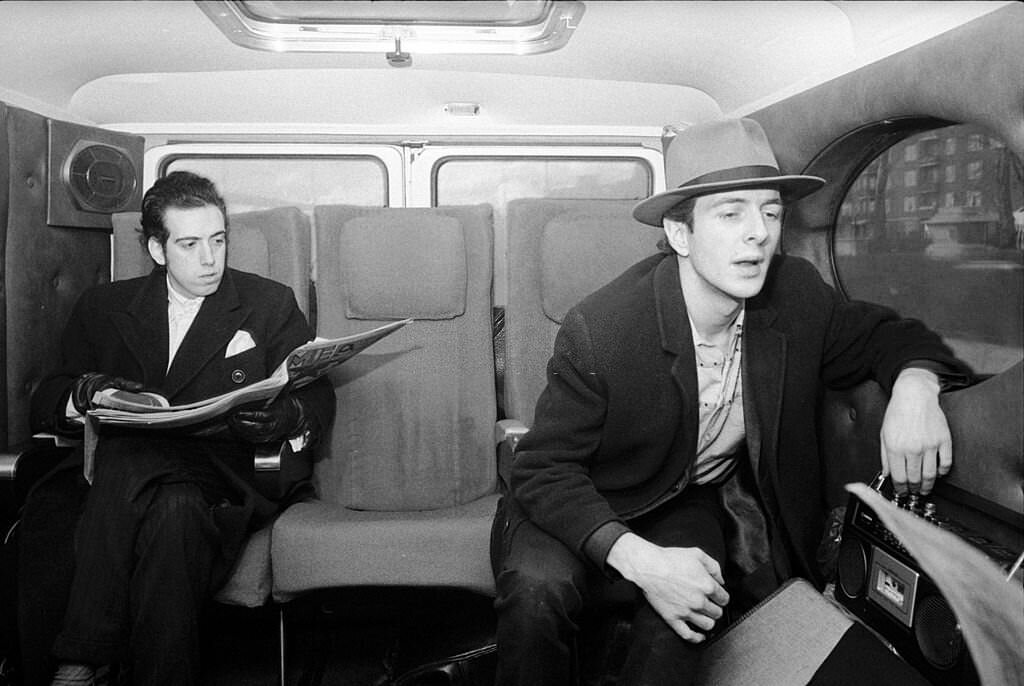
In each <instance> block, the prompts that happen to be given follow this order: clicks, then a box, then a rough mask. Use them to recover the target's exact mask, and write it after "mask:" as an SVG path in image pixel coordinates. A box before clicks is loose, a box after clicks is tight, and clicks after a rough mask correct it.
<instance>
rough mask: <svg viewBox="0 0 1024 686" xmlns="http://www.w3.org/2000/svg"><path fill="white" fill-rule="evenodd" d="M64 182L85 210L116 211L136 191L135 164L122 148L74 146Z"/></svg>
mask: <svg viewBox="0 0 1024 686" xmlns="http://www.w3.org/2000/svg"><path fill="white" fill-rule="evenodd" d="M66 169H67V172H66V176H65V179H64V181H65V183H66V184H67V186H68V189H69V190H70V191H71V195H72V197H74V199H75V201H76V202H77V203H78V204H79V206H80V207H81V208H82V209H84V210H90V211H93V212H119V211H121V210H123V209H125V208H126V207H127V206H128V202H129V201H130V200H131V197H132V194H133V193H134V192H135V184H136V180H135V165H134V164H132V161H131V159H129V157H128V155H126V154H125V153H124V152H123V151H121V150H120V149H118V148H114V147H111V146H109V145H100V144H94V145H89V146H86V147H83V148H81V149H80V150H77V151H76V152H75V153H74V157H72V158H71V160H70V161H69V162H68V164H67V167H66Z"/></svg>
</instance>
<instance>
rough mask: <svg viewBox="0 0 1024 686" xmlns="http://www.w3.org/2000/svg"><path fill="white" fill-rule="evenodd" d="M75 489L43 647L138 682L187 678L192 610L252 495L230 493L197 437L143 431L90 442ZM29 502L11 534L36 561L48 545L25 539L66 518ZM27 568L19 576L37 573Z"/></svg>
mask: <svg viewBox="0 0 1024 686" xmlns="http://www.w3.org/2000/svg"><path fill="white" fill-rule="evenodd" d="M43 492H45V487H44V489H43ZM84 493H85V500H84V507H83V509H82V512H81V516H80V517H78V518H77V527H76V528H75V530H74V544H73V560H74V564H73V571H72V572H71V580H70V592H65V594H64V597H66V598H67V604H66V608H65V609H64V612H63V621H62V624H61V629H60V632H59V634H58V635H57V637H56V641H55V642H54V644H53V647H52V654H53V657H54V658H55V659H56V661H66V662H85V663H93V664H106V663H112V662H117V663H121V664H123V665H127V666H128V667H129V672H130V674H131V681H132V682H133V683H135V684H140V685H141V684H145V685H147V686H149V685H158V684H186V685H187V684H195V683H198V680H199V672H200V669H199V657H200V656H199V615H200V612H201V610H202V607H203V605H204V604H205V603H206V602H207V601H208V600H209V599H210V598H211V597H212V596H213V594H214V592H215V591H216V589H217V588H219V587H220V586H221V585H223V583H224V582H225V581H226V579H227V577H228V575H229V574H230V571H231V569H232V566H233V564H234V562H235V560H236V559H237V555H238V553H239V550H240V548H241V545H242V543H243V542H244V538H245V535H246V533H247V531H248V530H249V528H250V525H251V520H252V519H253V507H252V505H251V504H247V503H244V502H240V498H239V495H238V490H237V488H236V487H235V484H233V483H232V481H231V479H230V478H227V477H226V476H225V470H224V469H223V468H221V467H220V466H218V464H217V463H216V462H215V461H214V460H213V459H212V458H211V455H210V450H209V449H208V447H206V446H205V445H204V444H203V443H202V442H201V441H182V440H160V439H152V438H148V437H141V438H139V437H119V438H115V439H111V440H109V441H101V442H100V446H99V449H98V450H97V456H96V476H95V479H94V482H93V484H92V486H91V487H90V488H88V489H87V490H85V491H84ZM51 499H52V496H51ZM37 500H38V501H39V502H40V503H45V502H46V500H47V498H46V497H44V496H43V495H40V496H39V497H38V498H33V497H32V496H31V495H30V497H29V500H28V502H27V503H26V508H25V517H24V518H23V523H24V525H25V526H24V528H23V530H22V532H21V535H22V540H23V544H22V555H21V558H22V560H23V561H24V562H25V564H26V565H29V566H30V567H31V566H33V565H34V566H35V567H36V568H38V567H39V561H38V556H40V555H46V554H47V553H45V552H44V551H42V550H40V549H39V547H38V546H37V545H35V543H36V539H37V534H39V533H40V532H45V533H44V535H39V536H38V538H39V539H42V540H46V539H51V542H52V540H53V539H60V538H61V537H62V536H63V537H65V538H67V537H69V536H70V532H67V531H66V529H65V531H64V532H59V531H54V530H53V528H54V527H55V526H57V527H59V526H61V525H63V526H65V527H66V525H67V523H68V519H69V518H68V517H65V518H64V521H63V522H57V523H52V522H51V523H48V522H46V521H43V519H44V517H43V515H45V512H35V505H34V503H35V502H36V501H37ZM26 576H27V575H25V574H22V582H23V583H25V584H26V585H28V586H32V585H33V583H37V581H36V580H33V579H31V578H25V577H26ZM65 576H66V574H65ZM59 581H60V580H58V583H57V584H55V585H59ZM28 595H29V597H31V595H32V593H31V590H29V592H28ZM23 610H25V611H28V612H31V608H23ZM28 621H29V622H31V619H28ZM46 633H47V632H46V631H45V630H44V631H42V632H38V631H37V632H36V634H37V636H45V635H46Z"/></svg>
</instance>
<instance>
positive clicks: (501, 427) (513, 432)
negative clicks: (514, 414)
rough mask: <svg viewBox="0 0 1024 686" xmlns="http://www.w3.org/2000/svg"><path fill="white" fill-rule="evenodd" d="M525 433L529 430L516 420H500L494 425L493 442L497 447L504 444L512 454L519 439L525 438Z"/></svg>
mask: <svg viewBox="0 0 1024 686" xmlns="http://www.w3.org/2000/svg"><path fill="white" fill-rule="evenodd" d="M527 431H529V429H528V428H527V426H526V424H523V423H522V422H521V421H519V420H518V419H502V420H500V421H498V422H497V423H495V425H494V442H495V444H497V445H499V446H500V445H501V444H502V443H505V444H507V445H508V447H509V448H510V449H511V450H512V452H515V449H516V446H517V445H519V439H520V438H522V437H523V436H525V435H526V432H527Z"/></svg>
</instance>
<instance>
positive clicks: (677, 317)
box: [654, 258, 700, 464]
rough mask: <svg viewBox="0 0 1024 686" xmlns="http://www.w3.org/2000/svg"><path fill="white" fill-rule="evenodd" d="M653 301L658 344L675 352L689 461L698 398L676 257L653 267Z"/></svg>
mask: <svg viewBox="0 0 1024 686" xmlns="http://www.w3.org/2000/svg"><path fill="white" fill-rule="evenodd" d="M654 301H655V309H656V311H657V313H658V331H659V333H660V335H661V347H662V348H663V349H664V350H665V351H666V352H668V353H670V354H672V355H674V356H675V360H674V361H673V362H672V369H671V372H672V377H673V378H674V379H675V382H676V385H677V386H678V387H679V392H680V395H681V396H682V397H681V400H682V416H681V417H680V420H681V421H680V423H679V428H680V430H681V431H683V432H685V433H684V435H685V436H686V441H687V443H686V449H687V456H686V459H687V464H690V463H692V462H693V460H694V458H695V457H696V454H697V434H698V433H699V431H700V415H699V407H700V399H699V398H698V392H697V368H696V366H695V364H694V360H695V359H696V358H695V355H694V351H693V334H692V333H691V331H690V323H689V322H690V318H689V317H688V316H687V314H686V302H685V301H684V300H683V290H682V287H681V286H680V283H679V267H678V263H677V262H676V259H675V258H671V259H670V258H666V259H664V260H662V261H661V262H659V263H658V266H657V267H656V268H655V271H654Z"/></svg>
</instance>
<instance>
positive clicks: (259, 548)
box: [214, 526, 272, 607]
mask: <svg viewBox="0 0 1024 686" xmlns="http://www.w3.org/2000/svg"><path fill="white" fill-rule="evenodd" d="M271 528H272V527H270V526H265V527H263V528H262V529H260V530H259V531H257V532H256V533H254V534H253V535H252V536H250V537H249V540H248V541H246V543H245V547H244V548H243V549H242V554H241V556H240V557H239V558H238V563H237V564H236V565H235V569H234V571H232V572H231V578H230V579H228V582H227V583H226V584H224V586H223V587H222V588H221V589H220V590H219V591H217V595H216V596H214V600H216V601H217V602H220V603H225V604H227V605H240V606H242V607H260V606H261V605H263V604H264V603H266V602H267V601H268V600H270V590H271V580H270V531H271Z"/></svg>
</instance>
